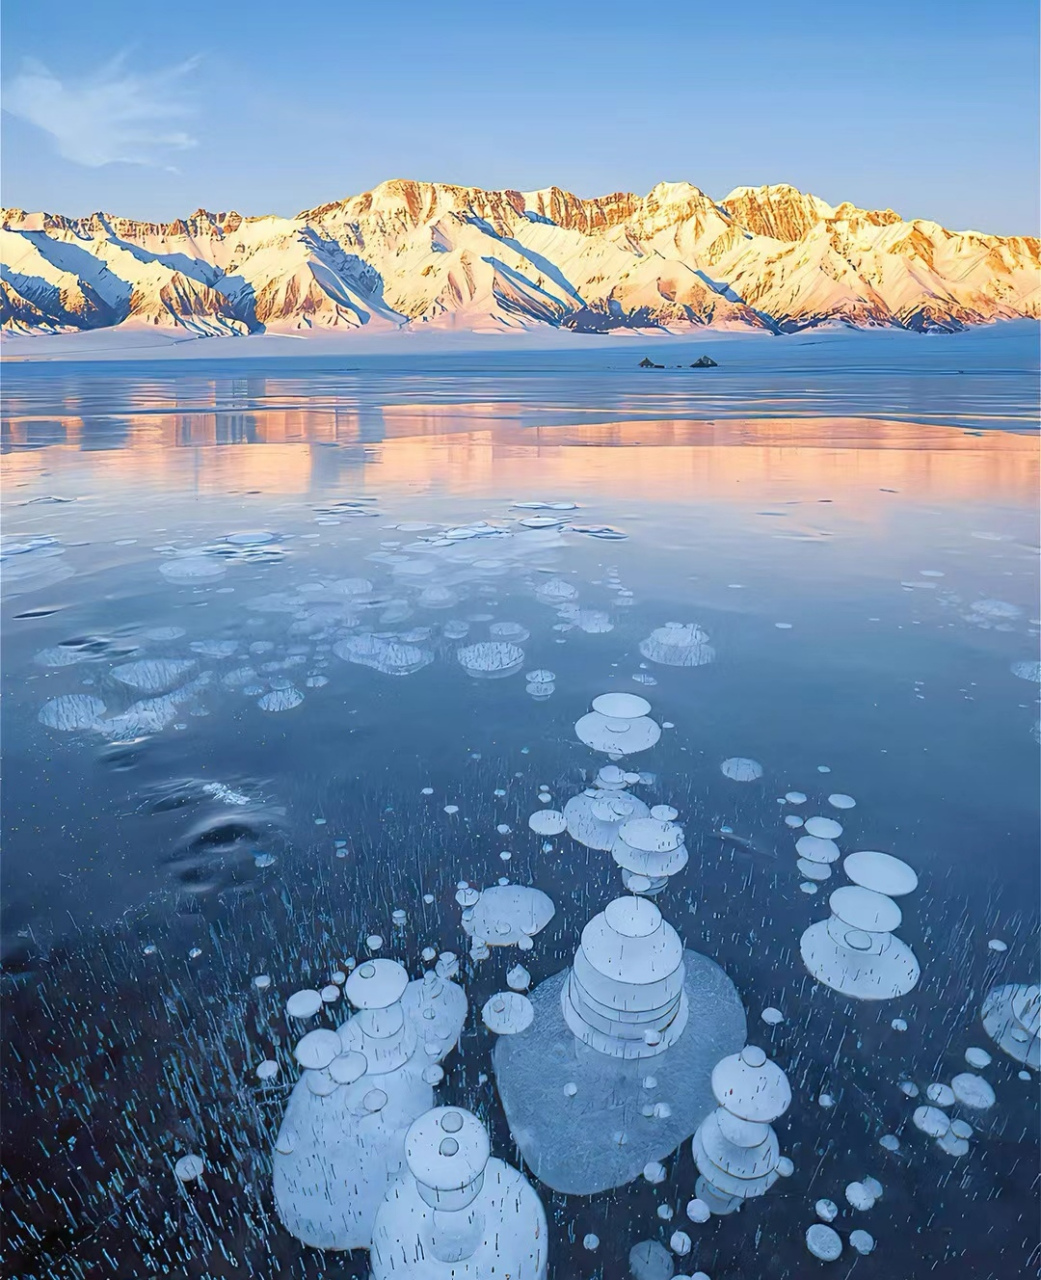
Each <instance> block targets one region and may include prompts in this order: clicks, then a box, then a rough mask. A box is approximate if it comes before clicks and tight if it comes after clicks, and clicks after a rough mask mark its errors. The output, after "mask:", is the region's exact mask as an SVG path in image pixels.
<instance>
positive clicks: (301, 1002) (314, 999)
mask: <svg viewBox="0 0 1041 1280" xmlns="http://www.w3.org/2000/svg"><path fill="white" fill-rule="evenodd" d="M322 1003H323V1001H322V996H321V993H320V992H318V991H312V990H310V989H309V988H307V989H305V990H303V991H294V992H293V994H292V995H291V996H290V997H289V999H288V1000H287V1001H286V1013H287V1014H288V1015H289V1017H291V1018H313V1017H314V1015H315V1014H316V1013H317V1012H318V1010H319V1009H321V1007H322Z"/></svg>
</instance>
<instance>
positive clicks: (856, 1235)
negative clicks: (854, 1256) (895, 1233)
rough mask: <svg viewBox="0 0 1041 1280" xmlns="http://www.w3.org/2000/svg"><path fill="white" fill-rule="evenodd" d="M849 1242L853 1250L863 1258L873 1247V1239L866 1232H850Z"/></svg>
mask: <svg viewBox="0 0 1041 1280" xmlns="http://www.w3.org/2000/svg"><path fill="white" fill-rule="evenodd" d="M849 1242H850V1244H851V1245H852V1247H853V1249H854V1250H855V1251H856V1252H857V1253H859V1254H860V1255H861V1256H863V1257H866V1256H867V1255H868V1254H869V1253H870V1252H871V1251H872V1250H873V1249H874V1247H875V1237H874V1236H873V1235H871V1233H870V1232H868V1231H859V1230H858V1231H851V1232H850V1233H849Z"/></svg>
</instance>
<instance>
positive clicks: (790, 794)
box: [784, 791, 806, 804]
mask: <svg viewBox="0 0 1041 1280" xmlns="http://www.w3.org/2000/svg"><path fill="white" fill-rule="evenodd" d="M784 798H785V799H786V800H787V801H788V803H789V804H805V803H806V796H805V795H804V794H803V792H801V791H786V792H785V793H784Z"/></svg>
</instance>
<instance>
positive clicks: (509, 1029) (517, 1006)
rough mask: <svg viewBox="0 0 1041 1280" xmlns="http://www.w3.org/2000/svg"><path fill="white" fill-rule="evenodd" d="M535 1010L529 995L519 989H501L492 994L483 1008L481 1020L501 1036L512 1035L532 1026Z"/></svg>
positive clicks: (490, 1029)
mask: <svg viewBox="0 0 1041 1280" xmlns="http://www.w3.org/2000/svg"><path fill="white" fill-rule="evenodd" d="M534 1017H535V1010H534V1009H533V1008H532V1004H531V1001H530V1000H529V999H528V998H527V996H522V995H521V994H520V993H519V992H517V991H500V992H497V993H496V994H495V995H493V996H491V997H490V998H489V999H488V1000H487V1001H486V1002H485V1005H484V1008H483V1009H482V1010H481V1020H482V1021H483V1022H484V1025H485V1026H486V1027H487V1028H488V1030H489V1031H494V1032H495V1034H496V1035H499V1036H512V1035H516V1034H517V1033H518V1032H520V1031H524V1030H525V1029H526V1028H527V1027H529V1026H531V1023H532V1020H533V1019H534Z"/></svg>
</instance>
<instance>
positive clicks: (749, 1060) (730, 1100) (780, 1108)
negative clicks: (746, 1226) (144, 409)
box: [693, 1045, 792, 1214]
mask: <svg viewBox="0 0 1041 1280" xmlns="http://www.w3.org/2000/svg"><path fill="white" fill-rule="evenodd" d="M712 1092H713V1094H714V1095H715V1098H716V1101H717V1102H718V1103H719V1106H718V1107H717V1108H716V1110H715V1111H713V1112H712V1113H711V1114H710V1115H709V1116H707V1117H706V1118H705V1119H704V1120H703V1121H702V1122H701V1124H700V1125H699V1126H698V1131H697V1133H696V1134H695V1135H694V1143H693V1150H694V1163H695V1164H696V1165H697V1167H698V1173H699V1174H700V1175H701V1176H700V1177H699V1178H698V1181H697V1185H696V1187H695V1191H696V1193H697V1197H698V1199H699V1200H701V1201H702V1202H703V1203H705V1204H707V1205H708V1207H709V1209H710V1210H711V1211H712V1212H713V1213H717V1214H727V1213H733V1212H734V1210H735V1209H739V1208H740V1207H741V1205H742V1204H743V1202H744V1201H745V1200H750V1199H752V1198H754V1197H756V1196H762V1195H765V1194H766V1192H767V1191H768V1190H769V1189H770V1187H772V1186H773V1184H774V1183H775V1182H776V1181H777V1179H778V1177H779V1176H780V1173H781V1168H782V1167H783V1166H781V1154H780V1151H779V1149H778V1144H777V1135H776V1134H775V1133H774V1131H773V1128H772V1127H771V1122H772V1121H774V1120H776V1119H778V1118H779V1117H780V1116H782V1115H783V1114H784V1113H785V1111H787V1110H788V1106H789V1104H790V1102H791V1100H792V1091H791V1089H790V1087H789V1085H788V1078H787V1077H786V1076H785V1074H784V1072H783V1071H782V1070H781V1069H780V1067H778V1066H777V1065H776V1063H773V1062H771V1061H770V1060H769V1059H768V1058H767V1056H766V1054H765V1053H764V1052H763V1050H762V1049H760V1048H758V1047H757V1046H755V1045H746V1046H745V1047H744V1048H743V1049H742V1050H741V1052H740V1053H735V1054H731V1055H730V1056H728V1057H726V1058H724V1059H723V1060H722V1061H721V1062H719V1063H718V1064H717V1065H716V1067H715V1069H714V1070H713V1072H712Z"/></svg>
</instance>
